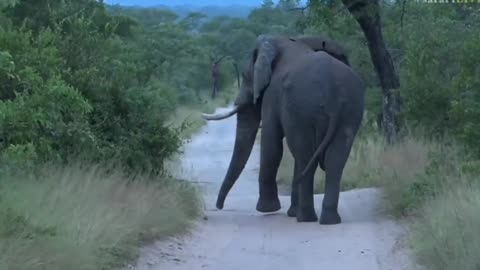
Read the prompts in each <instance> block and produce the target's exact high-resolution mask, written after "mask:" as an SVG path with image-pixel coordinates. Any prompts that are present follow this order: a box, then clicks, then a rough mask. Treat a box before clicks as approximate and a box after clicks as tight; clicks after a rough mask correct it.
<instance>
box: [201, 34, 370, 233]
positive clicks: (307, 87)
mask: <svg viewBox="0 0 480 270" xmlns="http://www.w3.org/2000/svg"><path fill="white" fill-rule="evenodd" d="M241 76H242V83H241V86H240V90H239V94H238V95H237V97H236V99H235V101H234V106H233V109H232V110H231V111H228V112H223V113H217V114H203V117H204V118H205V119H206V120H209V121H211V120H222V119H225V118H228V117H231V116H233V115H236V117H237V124H236V134H235V143H234V146H233V154H232V157H231V160H230V164H229V167H228V170H227V172H226V175H225V178H224V180H223V182H222V186H221V188H220V191H219V193H218V197H217V202H216V207H217V208H218V209H223V207H224V202H225V199H226V197H227V194H228V192H229V191H230V189H231V188H232V187H233V185H234V183H235V182H236V180H237V179H238V177H239V176H240V174H241V172H242V171H243V169H244V167H245V164H246V162H247V161H248V158H249V156H250V154H251V151H252V148H253V145H254V142H255V138H256V135H257V132H258V129H259V125H260V121H261V122H262V129H261V141H260V171H259V176H258V177H259V178H258V184H259V198H258V201H257V205H256V210H257V211H259V212H263V213H269V212H276V211H278V210H280V209H281V205H280V200H279V196H278V188H277V183H276V176H277V171H278V168H279V165H280V161H281V159H282V155H283V139H284V138H285V139H286V142H287V146H288V148H289V149H290V152H291V153H292V155H293V158H294V160H295V165H294V173H293V181H292V190H291V202H290V208H289V209H288V211H287V215H288V216H289V217H296V220H297V222H316V221H318V220H319V221H320V224H326V225H327V224H331V225H333V224H339V223H341V222H342V221H341V217H340V215H339V213H338V202H339V196H340V181H341V178H342V174H343V170H344V167H345V165H346V162H347V159H348V157H349V155H350V152H351V148H352V144H353V142H354V139H355V137H356V135H357V132H358V130H359V128H360V125H361V123H362V119H363V114H364V103H365V101H364V99H365V97H364V96H365V91H366V90H365V89H366V87H365V83H364V82H363V80H362V79H361V78H360V76H359V75H358V74H357V73H356V72H355V71H354V70H353V69H352V68H351V67H350V64H349V62H348V56H347V55H346V53H345V52H344V50H343V48H341V47H339V46H338V44H336V43H334V42H331V40H328V39H325V38H324V37H321V36H300V37H298V38H291V37H287V36H282V35H272V34H261V35H259V36H258V37H257V39H256V42H255V48H254V49H253V50H252V51H251V52H250V53H249V56H248V59H247V61H246V62H245V64H244V66H243V70H242V75H241ZM314 165H315V166H314ZM317 166H319V167H320V168H321V169H322V170H323V171H324V172H325V175H326V178H325V179H326V180H325V194H324V199H323V202H322V212H321V215H320V219H318V216H317V214H316V212H315V207H314V190H313V187H314V185H313V184H314V174H315V172H316V170H317Z"/></svg>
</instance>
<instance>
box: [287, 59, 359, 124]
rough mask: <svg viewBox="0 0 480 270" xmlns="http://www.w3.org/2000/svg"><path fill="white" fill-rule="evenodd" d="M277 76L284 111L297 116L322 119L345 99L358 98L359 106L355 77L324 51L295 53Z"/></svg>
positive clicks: (347, 68) (356, 78) (357, 81)
mask: <svg viewBox="0 0 480 270" xmlns="http://www.w3.org/2000/svg"><path fill="white" fill-rule="evenodd" d="M280 75H281V78H280V79H279V81H281V84H282V87H281V88H282V95H281V96H282V103H283V107H284V111H289V112H293V113H294V114H297V117H300V118H299V119H310V120H312V121H317V120H319V119H324V117H325V116H326V115H328V114H330V113H331V112H332V111H336V110H337V109H338V106H339V105H340V104H341V103H342V102H345V101H346V102H349V100H352V101H355V102H356V101H359V100H360V101H361V103H362V104H361V106H363V92H364V89H363V88H362V87H363V83H362V81H361V80H360V78H359V76H357V75H356V74H355V72H353V70H352V69H351V68H350V67H348V66H347V65H345V64H344V63H342V62H341V61H339V60H337V59H335V58H334V57H333V56H331V55H329V54H327V53H325V52H322V51H319V52H311V53H307V54H302V55H298V56H297V58H296V60H295V61H291V62H290V63H289V65H288V68H286V69H285V71H284V73H283V74H280Z"/></svg>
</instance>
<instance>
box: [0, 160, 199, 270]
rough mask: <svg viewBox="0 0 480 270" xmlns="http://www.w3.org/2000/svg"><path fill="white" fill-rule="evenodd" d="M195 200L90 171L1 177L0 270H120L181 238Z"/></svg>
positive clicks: (147, 181) (187, 191)
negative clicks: (145, 249) (155, 246)
mask: <svg viewBox="0 0 480 270" xmlns="http://www.w3.org/2000/svg"><path fill="white" fill-rule="evenodd" d="M132 180H135V181H132ZM199 200H200V197H199V196H198V193H197V190H196V189H194V188H193V187H192V186H190V185H187V184H185V183H182V182H179V181H174V180H169V179H152V178H148V177H145V176H141V175H139V176H136V177H135V179H133V178H126V177H124V176H123V175H122V174H120V173H117V172H116V171H115V170H109V171H107V170H106V169H99V168H95V167H81V166H70V167H64V168H54V167H50V168H48V169H44V170H43V173H42V174H39V175H37V176H36V177H18V176H17V177H15V176H3V177H2V178H1V179H0V269H2V270H3V269H5V270H7V269H16V270H27V269H28V270H37V269H38V270H40V269H42V270H43V269H45V270H47V269H48V270H57V269H58V270H65V269H69V270H76V269H78V270H80V269H81V270H89V269H92V270H97V269H119V268H121V267H123V266H125V264H126V263H128V262H131V260H133V259H135V258H136V256H137V255H138V250H139V247H140V246H142V245H143V244H145V243H146V242H147V241H152V240H155V239H161V238H162V237H165V236H169V235H172V234H174V233H179V232H182V231H185V230H187V229H188V228H189V226H190V225H191V221H192V220H193V219H194V218H195V217H197V216H198V215H199V214H200V212H201V209H200V207H199V205H200V203H199V202H200V201H199Z"/></svg>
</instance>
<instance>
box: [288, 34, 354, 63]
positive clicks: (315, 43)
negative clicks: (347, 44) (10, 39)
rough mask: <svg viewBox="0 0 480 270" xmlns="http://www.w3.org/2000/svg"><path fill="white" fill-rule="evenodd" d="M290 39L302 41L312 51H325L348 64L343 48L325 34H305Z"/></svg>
mask: <svg viewBox="0 0 480 270" xmlns="http://www.w3.org/2000/svg"><path fill="white" fill-rule="evenodd" d="M290 40H292V41H297V42H302V43H304V44H305V45H307V46H308V47H310V48H312V50H314V51H325V52H326V53H328V54H330V55H331V56H333V57H335V58H336V59H338V60H340V61H342V62H343V63H344V64H346V65H347V66H350V62H349V61H348V55H347V52H346V51H345V49H344V48H343V47H342V46H341V45H340V44H338V43H337V42H336V41H334V40H332V39H330V38H328V37H326V36H319V35H312V36H308V35H305V36H300V37H296V38H290Z"/></svg>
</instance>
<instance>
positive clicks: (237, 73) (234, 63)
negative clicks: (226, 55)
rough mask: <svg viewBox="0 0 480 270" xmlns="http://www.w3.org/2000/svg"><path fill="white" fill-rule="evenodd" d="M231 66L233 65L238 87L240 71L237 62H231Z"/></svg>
mask: <svg viewBox="0 0 480 270" xmlns="http://www.w3.org/2000/svg"><path fill="white" fill-rule="evenodd" d="M233 67H235V74H236V75H237V87H238V89H240V71H239V70H238V64H237V62H233Z"/></svg>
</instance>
